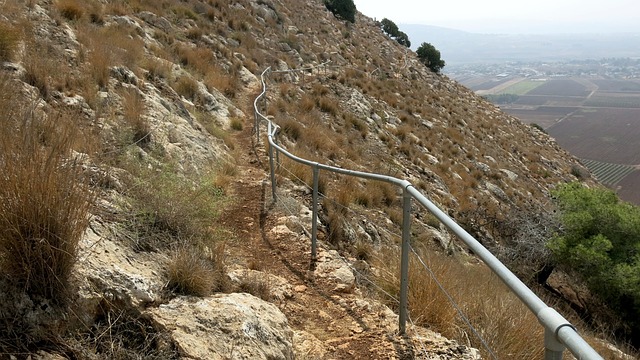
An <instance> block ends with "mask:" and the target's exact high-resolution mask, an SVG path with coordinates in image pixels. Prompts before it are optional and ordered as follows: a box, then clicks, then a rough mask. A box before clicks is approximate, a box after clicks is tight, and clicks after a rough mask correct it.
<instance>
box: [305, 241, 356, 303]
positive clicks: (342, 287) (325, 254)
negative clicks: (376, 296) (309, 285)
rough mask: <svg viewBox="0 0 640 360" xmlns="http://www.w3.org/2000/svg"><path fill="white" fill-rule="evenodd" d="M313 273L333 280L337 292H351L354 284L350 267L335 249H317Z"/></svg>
mask: <svg viewBox="0 0 640 360" xmlns="http://www.w3.org/2000/svg"><path fill="white" fill-rule="evenodd" d="M315 275H316V276H318V277H321V278H327V279H328V280H330V281H332V282H334V283H335V288H334V291H337V292H347V293H348V292H352V291H353V289H354V287H355V285H356V278H355V276H354V275H353V272H352V271H351V268H349V266H348V265H347V264H346V262H345V260H344V259H342V258H341V256H340V255H339V254H338V252H337V251H335V250H329V251H323V250H320V251H319V254H318V264H317V267H316V270H315Z"/></svg>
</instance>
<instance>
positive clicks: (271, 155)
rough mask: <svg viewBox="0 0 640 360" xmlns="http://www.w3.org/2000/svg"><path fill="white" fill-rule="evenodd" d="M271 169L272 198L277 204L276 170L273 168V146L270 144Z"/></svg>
mask: <svg viewBox="0 0 640 360" xmlns="http://www.w3.org/2000/svg"><path fill="white" fill-rule="evenodd" d="M269 167H270V168H271V174H270V175H271V196H272V197H273V202H274V203H275V202H276V168H275V166H273V146H272V145H271V143H269Z"/></svg>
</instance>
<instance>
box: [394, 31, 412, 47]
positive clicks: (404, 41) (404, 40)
mask: <svg viewBox="0 0 640 360" xmlns="http://www.w3.org/2000/svg"><path fill="white" fill-rule="evenodd" d="M396 41H397V42H398V43H399V44H400V45H404V46H406V47H411V41H409V35H407V34H405V33H404V32H402V31H399V32H398V36H396Z"/></svg>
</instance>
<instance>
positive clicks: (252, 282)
mask: <svg viewBox="0 0 640 360" xmlns="http://www.w3.org/2000/svg"><path fill="white" fill-rule="evenodd" d="M271 287H272V286H271V284H270V282H269V277H268V275H266V274H263V273H259V272H257V271H252V272H251V273H250V274H249V275H248V276H246V277H244V278H243V279H242V281H240V283H239V284H238V286H237V289H236V292H245V293H248V294H251V295H253V296H257V297H259V298H260V299H262V300H264V301H271V300H272V294H271Z"/></svg>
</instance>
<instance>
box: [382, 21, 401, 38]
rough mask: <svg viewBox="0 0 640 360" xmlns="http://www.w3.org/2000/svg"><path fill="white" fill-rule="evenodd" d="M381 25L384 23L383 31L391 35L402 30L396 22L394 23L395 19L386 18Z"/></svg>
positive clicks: (394, 35)
mask: <svg viewBox="0 0 640 360" xmlns="http://www.w3.org/2000/svg"><path fill="white" fill-rule="evenodd" d="M380 25H382V31H384V32H385V33H387V34H388V35H389V36H391V37H396V36H398V32H399V31H400V29H398V25H396V23H394V22H393V21H391V20H389V19H387V18H384V19H382V20H381V21H380Z"/></svg>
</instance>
